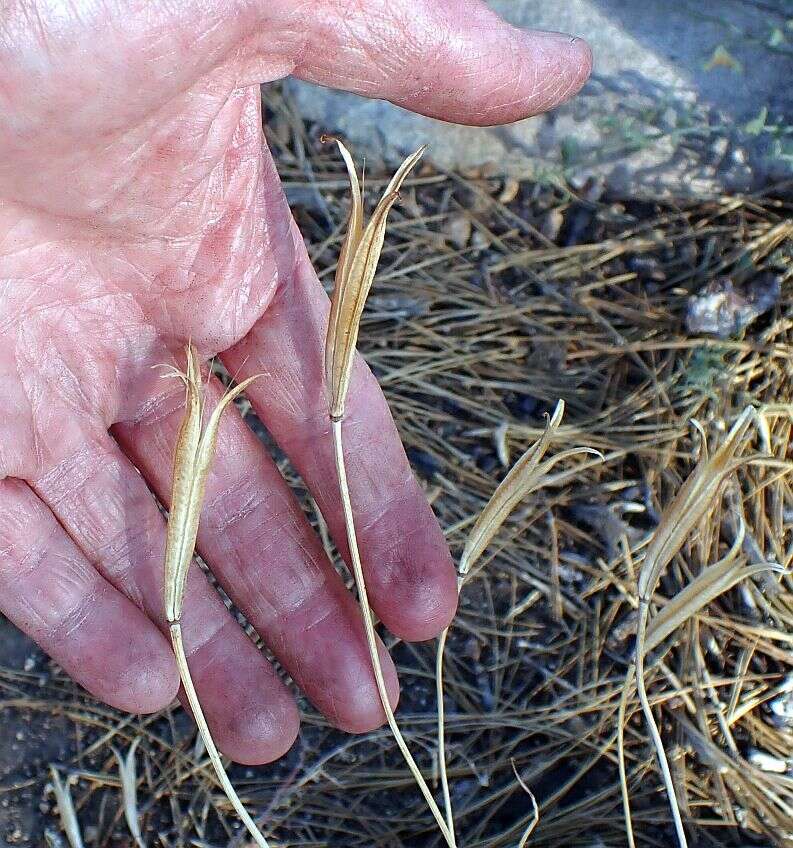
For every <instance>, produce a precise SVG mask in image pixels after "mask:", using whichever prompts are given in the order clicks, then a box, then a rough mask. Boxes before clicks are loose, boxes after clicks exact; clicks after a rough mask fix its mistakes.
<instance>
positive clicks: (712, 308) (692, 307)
mask: <svg viewBox="0 0 793 848" xmlns="http://www.w3.org/2000/svg"><path fill="white" fill-rule="evenodd" d="M780 292H781V281H780V279H779V277H778V276H777V275H776V274H773V273H771V272H770V271H765V272H763V273H762V274H758V275H757V276H756V277H755V278H754V279H752V280H751V281H750V282H749V283H748V284H747V285H746V287H745V290H744V292H743V293H741V292H738V291H736V290H735V288H734V286H733V283H732V280H731V279H730V278H729V277H718V278H717V279H715V280H714V281H713V282H712V283H710V284H709V285H708V286H707V287H706V288H705V289H704V290H703V291H702V292H701V293H700V294H697V295H694V296H692V297H690V298H689V299H688V309H687V311H686V328H687V329H688V331H689V333H707V334H708V335H713V336H718V337H719V338H722V339H726V338H729V337H730V336H732V335H735V333H738V332H740V331H741V330H742V329H743V328H744V327H746V326H747V325H748V324H750V323H751V322H752V321H754V319H755V318H757V317H758V316H760V315H762V314H763V313H764V312H766V311H768V310H769V309H771V307H772V306H774V304H776V302H777V301H778V300H779V295H780Z"/></svg>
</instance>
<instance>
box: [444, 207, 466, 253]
mask: <svg viewBox="0 0 793 848" xmlns="http://www.w3.org/2000/svg"><path fill="white" fill-rule="evenodd" d="M446 235H447V236H448V237H449V241H451V243H452V244H453V245H454V246H455V247H456V248H458V249H460V250H462V249H463V248H464V247H465V246H466V245H467V244H468V242H469V240H470V238H471V219H470V218H469V217H468V215H455V216H454V217H452V218H450V219H449V220H448V222H447V223H446Z"/></svg>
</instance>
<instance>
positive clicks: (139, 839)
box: [112, 737, 146, 848]
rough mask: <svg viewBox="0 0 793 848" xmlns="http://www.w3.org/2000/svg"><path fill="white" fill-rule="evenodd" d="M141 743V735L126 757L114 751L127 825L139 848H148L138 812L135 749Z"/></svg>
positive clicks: (130, 747)
mask: <svg viewBox="0 0 793 848" xmlns="http://www.w3.org/2000/svg"><path fill="white" fill-rule="evenodd" d="M139 744H140V737H138V738H137V739H136V740H135V741H134V742H133V743H132V744H131V745H130V746H129V751H127V756H126V757H122V756H121V753H120V752H119V751H117V750H116V749H115V748H113V749H112V751H113V755H114V756H115V758H116V762H117V763H118V775H119V778H120V779H121V798H122V801H123V804H124V818H125V820H126V822H127V827H128V828H129V832H130V833H131V834H132V838H133V839H134V840H135V844H136V845H137V846H138V848H146V843H145V842H144V841H143V835H142V833H141V830H140V816H139V814H138V777H137V770H136V768H135V751H136V750H137V748H138V745H139Z"/></svg>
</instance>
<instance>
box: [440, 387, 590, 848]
mask: <svg viewBox="0 0 793 848" xmlns="http://www.w3.org/2000/svg"><path fill="white" fill-rule="evenodd" d="M563 416H564V401H562V400H560V401H559V402H558V403H557V404H556V409H555V410H554V413H553V415H552V416H551V418H550V419H549V420H548V423H547V425H546V427H545V430H544V431H543V433H542V435H541V436H540V438H539V439H537V441H536V442H534V443H533V444H532V445H530V446H529V447H528V448H527V450H526V452H525V453H524V454H523V456H521V458H520V459H519V460H518V461H517V462H516V463H515V464H514V465H513V466H512V468H511V469H510V471H509V473H508V474H507V476H506V477H505V478H504V479H503V480H502V481H501V483H500V484H499V485H498V487H497V488H496V490H495V492H493V495H492V497H491V498H490V500H489V501H488V502H487V504H486V506H485V508H484V509H483V510H482V512H481V513H480V515H479V518H477V520H476V522H475V523H474V526H473V529H472V530H471V532H470V533H469V535H468V540H467V541H466V544H465V548H464V549H463V554H462V556H461V558H460V567H459V574H458V577H457V593H458V595H459V594H460V592H461V591H462V588H463V585H464V584H465V582H466V580H467V579H468V577H469V575H470V571H471V568H472V567H473V566H474V565H475V564H476V562H477V561H478V559H479V557H480V556H481V555H482V553H483V552H484V550H485V549H486V548H487V546H488V545H489V544H490V542H491V541H492V539H493V537H494V536H495V534H496V533H497V532H498V529H499V528H500V527H501V525H502V524H503V523H504V522H505V521H506V520H507V518H508V517H509V515H510V513H511V512H512V510H513V509H515V507H516V506H517V505H518V503H520V501H521V500H523V498H525V497H527V496H528V495H529V494H531V492H533V491H534V490H535V489H536V488H537V487H538V485H539V484H540V483H541V481H542V479H543V478H544V477H545V476H546V475H547V474H548V472H549V471H550V470H551V469H552V468H553V466H554V465H556V463H558V462H560V461H561V460H563V459H568V458H570V457H572V456H576V455H578V454H581V453H589V454H595V455H596V456H599V457H600V458H601V459H602V458H603V456H602V454H601V453H599V451H596V450H593V449H592V448H571V449H569V450H564V451H561V452H559V453H558V454H556V455H555V456H553V457H551V459H549V460H546V461H545V462H542V458H543V457H544V456H545V453H546V451H547V450H548V447H549V446H550V443H551V440H552V439H553V437H554V434H555V433H556V431H557V430H558V428H559V425H560V424H561V423H562V417H563ZM448 635H449V628H448V627H447V628H446V629H445V630H444V631H443V633H441V635H440V638H439V639H438V648H437V652H436V654H435V696H436V701H437V710H438V731H437V733H438V770H439V771H440V777H441V786H442V788H443V801H444V806H445V810H446V821H447V824H448V826H449V829H450V830H452V832H453V831H454V814H453V812H452V801H451V793H450V792H449V776H448V773H447V769H446V730H445V720H446V719H445V710H444V704H443V654H444V650H445V648H446V639H447V637H448ZM516 775H517V773H516ZM518 780H519V781H520V783H521V786H523V788H524V789H526V791H527V792H528V791H529V790H528V789H527V787H526V786H525V785H524V784H523V781H521V780H520V778H518ZM529 794H531V793H530V792H529ZM532 800H534V796H532ZM535 824H536V823H535ZM533 828H534V825H532V826H531V829H533ZM530 832H531V830H529V831H528V832H527V833H526V834H524V838H523V840H521V845H523V844H525V841H526V840H527V839H528V836H529V833H530Z"/></svg>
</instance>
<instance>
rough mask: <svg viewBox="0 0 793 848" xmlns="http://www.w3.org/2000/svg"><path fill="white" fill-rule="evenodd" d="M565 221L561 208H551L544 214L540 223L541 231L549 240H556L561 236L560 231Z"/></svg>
mask: <svg viewBox="0 0 793 848" xmlns="http://www.w3.org/2000/svg"><path fill="white" fill-rule="evenodd" d="M563 223H564V215H563V214H562V212H561V211H560V210H559V209H549V210H548V211H547V212H546V213H545V215H544V216H543V219H542V222H541V224H540V232H541V233H542V234H543V235H544V236H545V238H547V239H548V240H549V241H553V242H555V241H556V240H557V239H558V238H559V231H560V230H561V229H562V224H563Z"/></svg>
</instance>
